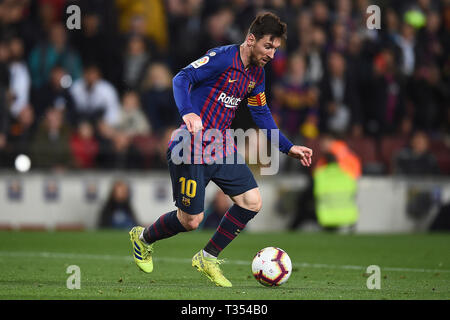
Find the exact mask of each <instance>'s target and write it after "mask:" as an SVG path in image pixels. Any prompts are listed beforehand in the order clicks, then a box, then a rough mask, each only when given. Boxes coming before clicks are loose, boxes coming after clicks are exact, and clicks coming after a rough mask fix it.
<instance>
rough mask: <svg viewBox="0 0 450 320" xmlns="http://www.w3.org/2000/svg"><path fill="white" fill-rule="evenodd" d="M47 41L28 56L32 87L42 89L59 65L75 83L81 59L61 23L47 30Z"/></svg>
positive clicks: (78, 75) (80, 68)
mask: <svg viewBox="0 0 450 320" xmlns="http://www.w3.org/2000/svg"><path fill="white" fill-rule="evenodd" d="M48 36H49V39H48V40H47V41H44V42H43V43H41V44H38V45H36V46H35V48H34V49H33V50H32V51H31V53H30V56H29V61H28V63H29V67H30V74H31V79H32V87H33V88H34V89H35V90H36V89H40V88H42V86H43V85H44V84H45V83H47V81H48V80H49V77H50V71H51V70H52V68H53V67H54V66H55V65H61V66H63V67H64V69H65V70H67V72H68V74H70V76H71V77H72V79H73V80H74V81H75V80H77V79H78V78H80V77H81V73H82V65H81V59H80V56H79V54H78V52H76V51H75V50H74V49H72V47H71V43H70V42H69V41H68V39H67V31H66V28H65V26H64V25H63V24H62V23H55V24H54V25H52V27H51V28H50V30H49V34H48Z"/></svg>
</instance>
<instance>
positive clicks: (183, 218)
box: [177, 209, 203, 231]
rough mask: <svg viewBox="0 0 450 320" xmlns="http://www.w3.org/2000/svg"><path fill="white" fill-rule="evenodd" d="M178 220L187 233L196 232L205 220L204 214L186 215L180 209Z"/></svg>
mask: <svg viewBox="0 0 450 320" xmlns="http://www.w3.org/2000/svg"><path fill="white" fill-rule="evenodd" d="M177 216H178V219H179V220H180V223H181V224H182V225H183V227H184V228H185V229H186V230H187V231H192V230H195V229H197V228H198V227H199V225H200V223H201V222H202V220H203V212H201V213H199V214H196V215H191V214H189V213H186V212H184V211H182V210H180V209H178V214H177Z"/></svg>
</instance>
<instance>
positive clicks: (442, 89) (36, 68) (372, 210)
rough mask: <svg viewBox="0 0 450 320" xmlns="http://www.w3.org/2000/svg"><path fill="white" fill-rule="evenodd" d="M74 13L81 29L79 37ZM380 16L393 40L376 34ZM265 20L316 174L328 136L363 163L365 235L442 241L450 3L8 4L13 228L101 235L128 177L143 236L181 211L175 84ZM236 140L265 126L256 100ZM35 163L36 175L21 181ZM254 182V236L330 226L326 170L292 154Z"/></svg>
mask: <svg viewBox="0 0 450 320" xmlns="http://www.w3.org/2000/svg"><path fill="white" fill-rule="evenodd" d="M72 4H75V5H77V6H79V8H80V11H81V28H80V29H79V30H77V29H72V30H70V29H68V28H67V25H66V22H67V19H68V18H69V16H70V14H69V13H67V11H66V8H67V7H69V6H70V5H72ZM370 4H377V5H379V6H380V8H381V13H382V16H381V29H379V30H370V29H368V28H367V26H366V18H367V13H366V8H367V7H368V6H369V5H370ZM262 10H271V11H273V12H275V13H277V14H278V15H279V16H280V17H281V18H282V19H283V20H284V21H286V22H287V24H288V40H287V42H286V43H285V45H284V46H283V47H282V48H281V49H280V50H279V51H278V52H277V54H276V57H275V59H274V61H272V62H271V63H270V65H268V66H267V67H266V95H267V101H268V105H269V107H270V108H271V110H272V112H273V115H274V118H275V119H276V121H277V123H278V125H279V127H280V128H282V130H283V132H284V133H286V134H287V135H288V136H289V137H290V138H291V139H292V140H293V141H295V142H296V143H298V144H303V145H307V146H309V147H311V148H313V150H314V152H315V154H314V162H313V168H315V167H316V165H317V163H318V162H319V161H320V159H321V158H322V156H323V155H324V153H325V151H326V150H324V146H323V140H324V139H323V138H324V137H328V134H332V136H333V139H339V140H340V141H344V146H345V148H349V150H351V152H352V153H353V154H354V155H356V156H357V158H358V162H359V163H360V168H359V169H355V170H354V171H355V172H354V173H355V175H356V177H357V179H358V192H357V202H358V206H359V209H360V217H359V221H358V224H359V226H358V224H357V231H377V232H382V231H385V232H392V231H417V230H421V231H423V230H428V229H430V228H431V225H432V224H433V222H434V220H436V218H437V216H438V215H439V214H441V216H442V212H447V211H445V210H448V209H446V208H448V201H449V199H450V191H449V183H448V182H449V179H448V175H449V173H450V148H449V131H448V130H449V119H450V111H449V110H450V108H449V103H450V102H449V101H450V98H449V96H450V95H449V88H450V78H449V76H450V58H449V57H450V54H449V52H450V42H449V39H450V37H449V33H450V3H449V2H448V1H431V0H417V1H375V2H373V3H372V2H370V3H369V1H364V0H361V1H350V0H340V1H306V0H297V1H296V0H293V1H280V0H273V1H262V0H261V1H245V0H235V1H201V0H192V1H182V0H171V1H157V0H144V1H140V0H139V1H137V0H135V1H133V0H129V1H126V0H117V1H112V0H111V1H109V0H103V1H102V0H94V1H82V0H80V1H65V0H36V1H30V0H18V1H16V0H14V1H12V0H3V1H1V2H0V21H1V28H0V74H1V84H0V166H1V169H2V173H1V175H2V179H1V180H2V183H1V185H0V192H1V195H0V196H1V197H2V201H1V207H0V211H1V214H0V219H1V221H0V225H1V227H2V229H30V228H31V229H42V228H44V229H84V228H96V227H97V226H99V217H100V211H101V210H102V208H103V206H104V204H105V202H106V201H107V199H108V196H109V193H110V190H111V188H112V185H113V183H114V181H116V180H123V181H125V182H126V184H127V187H128V188H129V193H130V195H129V198H130V200H131V203H132V206H133V209H134V213H135V215H136V218H137V220H138V221H139V222H141V223H142V224H148V223H151V222H152V221H153V220H154V219H156V218H157V217H158V216H159V215H160V213H161V212H162V211H164V210H169V209H170V208H171V206H172V202H171V194H170V193H171V191H170V188H169V186H170V184H169V175H168V173H167V171H166V162H165V151H166V146H167V140H168V138H169V136H170V134H171V132H172V130H173V129H174V128H175V127H176V126H178V125H179V124H180V121H181V120H180V117H179V115H178V112H177V108H176V106H175V103H174V100H173V96H172V89H171V79H172V77H173V75H174V74H176V73H177V72H178V70H179V69H180V68H182V67H184V66H186V65H188V64H189V63H190V62H192V61H194V60H195V59H197V58H199V57H200V56H201V55H202V54H203V53H205V52H206V50H208V49H209V48H212V47H216V46H220V45H226V44H230V43H241V42H242V41H243V39H244V37H245V34H246V28H247V27H248V25H249V24H250V22H251V21H252V19H253V18H254V16H255V15H256V14H257V13H258V12H260V11H262ZM86 83H95V88H96V89H95V90H93V91H92V92H88V91H86V89H85V88H86V86H85V84H86ZM233 127H234V128H243V129H247V128H251V127H254V123H253V121H252V119H251V116H250V115H249V112H248V110H247V108H246V101H244V102H243V103H242V105H241V107H240V108H239V111H238V114H237V117H236V119H235V121H234V123H233ZM346 150H347V149H346ZM19 154H26V155H28V156H29V157H30V158H31V170H30V171H28V172H26V173H19V172H17V171H15V168H14V166H15V160H16V158H17V156H18V155H19ZM252 169H253V170H254V172H255V175H256V176H257V179H258V181H259V183H260V184H261V187H262V188H261V189H262V190H263V192H264V190H266V191H265V193H266V194H264V199H265V205H264V209H263V213H264V215H261V218H260V219H259V222H256V221H255V222H254V223H252V224H251V225H249V230H251V229H254V230H283V229H294V230H295V229H302V228H303V229H305V230H316V229H319V228H318V226H317V222H316V221H315V217H314V210H311V208H308V206H307V205H305V203H308V204H309V203H311V201H309V200H311V198H312V196H311V194H310V193H309V194H308V190H310V189H308V186H309V187H310V182H311V177H312V172H313V170H312V169H305V168H302V167H301V166H300V165H299V164H297V163H294V162H293V161H290V159H287V157H285V156H283V155H281V158H280V171H279V173H278V174H277V175H276V176H272V177H261V176H259V175H258V172H259V171H258V166H252ZM424 182H426V183H424ZM209 189H211V190H209V191H208V194H207V203H208V205H211V203H212V201H213V199H214V198H216V197H220V195H217V194H216V189H214V187H210V188H209ZM308 197H309V198H308ZM305 199H307V200H305ZM380 200H381V201H380ZM150 208H151V209H150ZM263 216H264V217H265V218H263ZM446 216H448V213H447V214H446ZM444 225H445V221H444ZM444 225H442V222H441V226H440V228H443V227H445V226H444ZM311 228H312V229H311ZM437 228H439V226H437Z"/></svg>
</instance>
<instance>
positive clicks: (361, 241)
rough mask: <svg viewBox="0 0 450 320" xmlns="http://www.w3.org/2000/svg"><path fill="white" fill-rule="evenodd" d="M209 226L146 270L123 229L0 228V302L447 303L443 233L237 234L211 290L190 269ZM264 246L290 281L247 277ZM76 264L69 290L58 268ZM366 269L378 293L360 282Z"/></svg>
mask: <svg viewBox="0 0 450 320" xmlns="http://www.w3.org/2000/svg"><path fill="white" fill-rule="evenodd" d="M212 232H213V231H208V232H206V231H196V232H190V233H182V234H179V235H177V236H176V237H173V238H170V239H166V240H163V241H160V242H158V243H157V244H156V245H155V256H154V257H155V258H154V263H155V269H154V271H153V273H151V274H144V273H143V272H141V271H139V270H138V268H137V267H136V265H135V264H134V262H133V260H132V256H131V244H130V241H129V237H128V232H127V231H92V232H91V231H87V232H17V231H2V232H0V299H1V300H8V299H33V300H34V299H152V300H155V299H167V300H173V299H175V300H185V299H194V300H197V299H198V300H210V299H218V300H247V299H248V300H265V299H269V300H271V299H281V300H285V299H286V300H302V299H308V300H317V299H324V300H340V299H351V300H353V299H355V300H359V299H368V300H373V299H376V300H381V299H402V300H403V299H408V300H411V299H439V300H441V299H443V300H448V299H450V250H449V248H450V247H449V244H450V235H449V234H414V235H342V234H328V233H300V232H297V233H250V232H244V233H242V234H241V235H239V237H238V238H236V240H235V241H233V243H231V244H230V246H229V247H227V248H226V249H225V250H224V251H223V252H222V254H221V258H225V259H226V263H225V264H224V265H223V270H224V274H225V275H226V276H227V277H228V278H229V279H230V280H231V282H232V283H233V287H232V288H219V287H216V286H214V285H213V284H212V283H211V282H210V281H209V280H207V279H206V278H204V277H203V276H202V275H201V274H200V273H199V272H197V271H196V270H195V269H194V268H192V267H191V257H192V256H193V255H194V254H195V253H196V252H197V251H198V250H199V249H200V248H202V247H203V246H204V245H205V243H206V242H207V241H208V239H209V237H210V236H211V234H212ZM267 246H277V247H280V248H282V249H284V250H286V251H287V253H288V254H289V256H290V257H291V260H292V263H293V273H292V275H291V277H290V279H289V281H288V282H287V283H286V284H284V285H283V286H281V287H276V288H266V287H263V286H262V285H260V284H258V283H257V282H256V281H255V280H254V278H253V276H252V274H251V267H250V265H251V260H252V258H253V255H254V254H255V253H256V252H257V251H258V250H259V249H262V248H264V247H267ZM70 265H77V266H79V267H80V270H81V280H80V281H81V282H80V283H81V288H80V289H73V290H69V289H68V288H67V286H66V281H67V279H68V277H69V276H70V274H68V273H66V271H67V267H68V266H70ZM369 265H377V266H379V267H380V269H381V275H380V284H381V288H380V289H373V290H369V289H368V288H367V285H366V283H367V279H368V277H369V274H367V273H366V270H367V267H368V266H369Z"/></svg>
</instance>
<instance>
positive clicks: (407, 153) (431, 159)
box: [393, 131, 440, 176]
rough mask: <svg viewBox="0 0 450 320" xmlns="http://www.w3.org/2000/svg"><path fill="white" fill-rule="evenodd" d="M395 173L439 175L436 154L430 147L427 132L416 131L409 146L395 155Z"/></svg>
mask: <svg viewBox="0 0 450 320" xmlns="http://www.w3.org/2000/svg"><path fill="white" fill-rule="evenodd" d="M393 163H394V174H395V175H408V176H412V175H437V174H439V173H440V170H439V166H438V164H437V161H436V158H435V156H434V155H433V154H432V153H431V151H430V149H429V139H428V136H427V135H426V133H425V132H423V131H416V132H415V133H414V134H413V136H412V137H411V139H410V143H409V146H407V147H405V148H403V149H401V150H400V151H398V152H397V153H396V154H394V156H393Z"/></svg>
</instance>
